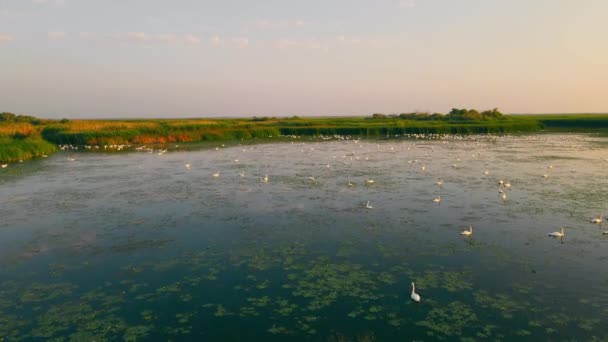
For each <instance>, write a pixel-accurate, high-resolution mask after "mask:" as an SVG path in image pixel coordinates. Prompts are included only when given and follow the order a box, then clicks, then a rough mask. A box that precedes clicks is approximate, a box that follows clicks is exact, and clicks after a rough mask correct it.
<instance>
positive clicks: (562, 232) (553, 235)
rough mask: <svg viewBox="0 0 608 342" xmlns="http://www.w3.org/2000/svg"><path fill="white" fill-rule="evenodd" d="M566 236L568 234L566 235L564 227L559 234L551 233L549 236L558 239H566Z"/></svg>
mask: <svg viewBox="0 0 608 342" xmlns="http://www.w3.org/2000/svg"><path fill="white" fill-rule="evenodd" d="M565 235H566V234H564V227H562V228H561V230H560V231H559V232H553V233H549V236H552V237H558V238H561V237H564V236H565Z"/></svg>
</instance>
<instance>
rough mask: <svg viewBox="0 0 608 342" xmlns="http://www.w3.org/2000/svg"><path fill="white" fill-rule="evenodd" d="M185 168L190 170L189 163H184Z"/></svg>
mask: <svg viewBox="0 0 608 342" xmlns="http://www.w3.org/2000/svg"><path fill="white" fill-rule="evenodd" d="M186 170H188V171H190V163H186Z"/></svg>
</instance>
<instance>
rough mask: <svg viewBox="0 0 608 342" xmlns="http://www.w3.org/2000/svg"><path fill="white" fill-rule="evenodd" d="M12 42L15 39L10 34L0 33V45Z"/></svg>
mask: <svg viewBox="0 0 608 342" xmlns="http://www.w3.org/2000/svg"><path fill="white" fill-rule="evenodd" d="M14 40H15V37H14V36H13V35H12V34H8V33H0V44H4V43H10V42H12V41H14Z"/></svg>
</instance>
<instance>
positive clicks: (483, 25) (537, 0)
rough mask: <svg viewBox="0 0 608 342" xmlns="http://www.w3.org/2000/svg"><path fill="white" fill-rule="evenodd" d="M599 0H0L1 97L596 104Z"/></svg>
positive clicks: (603, 91)
mask: <svg viewBox="0 0 608 342" xmlns="http://www.w3.org/2000/svg"><path fill="white" fill-rule="evenodd" d="M607 18H608V1H606V0H583V1H581V0H301V1H300V0H220V1H207V0H0V111H10V112H15V113H26V114H31V115H36V116H40V117H48V118H59V117H67V118H117V117H225V116H241V117H250V116H254V115H257V116H264V115H269V116H271V115H276V116H279V115H280V116H283V115H290V116H291V115H299V116H312V115H326V116H328V115H331V116H333V115H336V116H337V115H369V114H372V113H404V112H413V111H428V112H440V113H445V112H448V111H449V110H450V109H451V108H454V107H458V108H477V109H480V110H483V109H488V108H495V107H498V108H499V109H500V110H501V111H502V112H505V113H575V112H577V113H580V112H608V20H607Z"/></svg>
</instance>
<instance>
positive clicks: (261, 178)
mask: <svg viewBox="0 0 608 342" xmlns="http://www.w3.org/2000/svg"><path fill="white" fill-rule="evenodd" d="M260 180H261V181H262V183H268V175H265V176H264V177H260Z"/></svg>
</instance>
